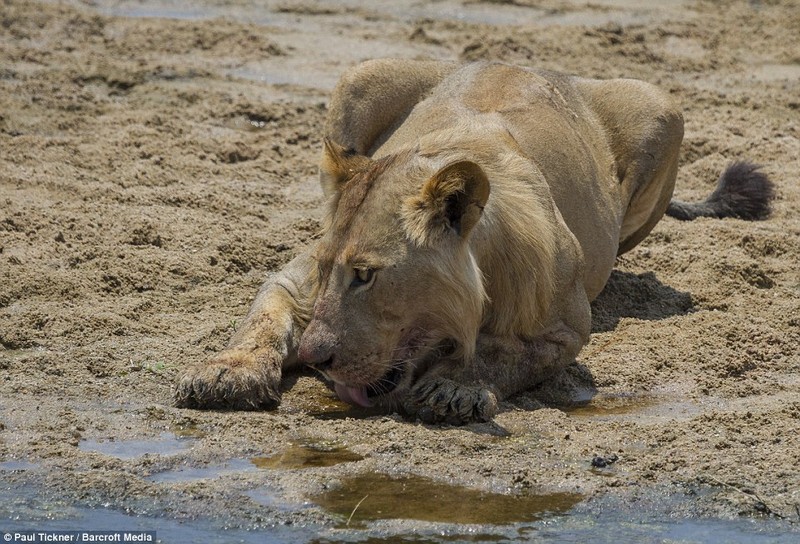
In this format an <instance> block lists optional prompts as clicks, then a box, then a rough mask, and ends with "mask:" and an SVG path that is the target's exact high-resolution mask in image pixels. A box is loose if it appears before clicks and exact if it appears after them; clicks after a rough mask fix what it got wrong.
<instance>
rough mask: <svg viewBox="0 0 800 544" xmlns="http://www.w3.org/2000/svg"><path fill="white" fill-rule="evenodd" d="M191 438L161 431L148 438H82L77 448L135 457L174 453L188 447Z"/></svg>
mask: <svg viewBox="0 0 800 544" xmlns="http://www.w3.org/2000/svg"><path fill="white" fill-rule="evenodd" d="M192 442H194V439H193V438H183V437H180V436H177V435H176V434H175V433H161V435H160V436H159V437H158V438H152V439H150V440H108V441H100V440H82V441H81V442H80V444H78V449H80V450H81V451H86V452H97V453H102V454H103V455H109V456H111V457H116V458H117V459H135V458H137V457H142V456H143V455H176V454H178V453H181V452H183V451H185V450H186V449H188V448H189V446H191V445H192Z"/></svg>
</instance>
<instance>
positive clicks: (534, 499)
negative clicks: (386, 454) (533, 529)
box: [312, 474, 582, 526]
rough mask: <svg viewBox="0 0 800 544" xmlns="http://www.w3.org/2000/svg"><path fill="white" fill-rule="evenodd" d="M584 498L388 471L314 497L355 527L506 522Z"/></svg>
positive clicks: (560, 509)
mask: <svg viewBox="0 0 800 544" xmlns="http://www.w3.org/2000/svg"><path fill="white" fill-rule="evenodd" d="M581 499H582V497H581V496H580V495H577V494H574V493H552V494H548V495H502V494H499V493H488V492H485V491H478V490H475V489H469V488H466V487H461V486H455V485H449V484H445V483H440V482H434V481H433V480H429V479H427V478H421V477H419V476H406V477H403V478H392V477H390V476H387V475H385V474H362V475H360V476H356V477H354V478H349V479H346V480H343V481H342V483H341V486H339V487H337V488H335V489H332V490H329V491H326V492H324V493H322V494H321V495H318V496H316V497H312V500H313V501H314V502H315V503H316V504H318V505H320V506H321V507H322V508H324V509H326V510H328V511H330V512H333V513H335V514H338V515H340V516H343V517H344V519H345V520H348V519H349V520H350V525H351V526H352V524H353V522H356V523H359V524H363V523H364V522H368V521H375V520H383V519H413V520H420V521H432V522H442V523H467V524H495V525H505V524H510V523H519V522H526V521H527V522H530V521H535V520H538V519H541V518H542V517H545V516H547V515H548V514H557V513H563V512H566V511H568V510H570V509H571V508H572V507H573V506H575V505H576V504H577V503H578V502H580V501H581Z"/></svg>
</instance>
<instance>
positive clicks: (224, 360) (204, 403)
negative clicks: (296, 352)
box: [175, 355, 281, 410]
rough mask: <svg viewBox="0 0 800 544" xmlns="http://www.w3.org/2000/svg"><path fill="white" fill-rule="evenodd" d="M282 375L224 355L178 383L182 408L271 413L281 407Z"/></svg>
mask: <svg viewBox="0 0 800 544" xmlns="http://www.w3.org/2000/svg"><path fill="white" fill-rule="evenodd" d="M279 385H280V371H278V372H270V367H269V366H268V365H264V364H259V363H258V362H257V361H256V360H255V358H253V357H252V356H248V355H238V356H237V355H227V356H225V355H220V356H218V357H217V358H215V359H213V360H211V361H209V362H207V363H204V364H201V365H197V366H195V367H192V368H190V369H189V370H188V371H187V372H186V373H185V374H184V375H183V376H182V377H181V379H180V381H179V382H178V386H177V389H176V391H175V405H176V406H178V407H180V408H223V409H233V410H271V409H274V408H276V407H277V406H278V404H280V400H281V395H280V392H279Z"/></svg>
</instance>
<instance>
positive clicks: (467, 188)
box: [403, 161, 489, 245]
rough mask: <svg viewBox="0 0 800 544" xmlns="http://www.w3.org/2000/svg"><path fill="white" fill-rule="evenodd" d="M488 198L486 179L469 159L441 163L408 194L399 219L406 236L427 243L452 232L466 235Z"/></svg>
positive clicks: (462, 235)
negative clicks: (443, 165) (410, 194)
mask: <svg viewBox="0 0 800 544" xmlns="http://www.w3.org/2000/svg"><path fill="white" fill-rule="evenodd" d="M488 199H489V180H488V179H487V177H486V174H485V173H484V172H483V169H482V168H481V167H480V166H478V165H477V164H475V163H474V162H472V161H459V162H455V163H452V164H450V165H448V166H445V167H444V168H442V169H441V170H439V171H438V172H437V173H436V174H434V175H433V177H431V178H430V179H429V180H428V181H426V182H425V184H424V185H423V186H422V191H420V193H419V194H417V195H415V196H413V197H411V198H409V199H408V200H407V201H406V203H405V206H404V208H403V219H404V222H405V225H406V230H407V232H408V234H409V237H410V238H411V239H412V240H414V241H415V242H416V243H417V244H420V245H429V244H431V243H433V242H435V241H436V240H437V239H439V238H441V237H442V236H443V235H444V234H446V233H448V232H452V233H455V234H457V235H458V236H460V237H461V238H463V239H466V238H467V236H468V235H469V233H470V231H472V227H474V226H475V224H476V223H477V222H478V219H480V217H481V213H482V212H483V207H484V206H485V205H486V201H487V200H488Z"/></svg>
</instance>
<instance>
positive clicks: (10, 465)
mask: <svg viewBox="0 0 800 544" xmlns="http://www.w3.org/2000/svg"><path fill="white" fill-rule="evenodd" d="M35 468H37V465H36V464H35V463H29V462H27V461H3V462H2V463H0V472H18V471H24V470H33V469H35Z"/></svg>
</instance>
